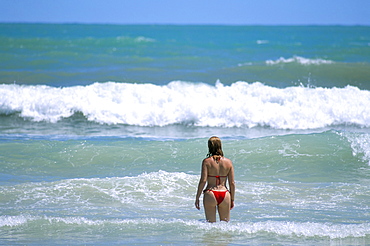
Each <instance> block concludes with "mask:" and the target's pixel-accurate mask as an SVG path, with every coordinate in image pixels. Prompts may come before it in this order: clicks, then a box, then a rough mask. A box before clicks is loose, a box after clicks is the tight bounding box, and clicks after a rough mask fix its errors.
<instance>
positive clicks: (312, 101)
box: [0, 81, 370, 129]
mask: <svg viewBox="0 0 370 246" xmlns="http://www.w3.org/2000/svg"><path fill="white" fill-rule="evenodd" d="M0 95H1V97H0V113H1V114H14V113H18V114H19V115H20V116H21V117H24V118H28V119H31V120H33V121H49V122H52V123H55V122H57V121H59V120H61V119H62V118H68V117H71V116H72V115H73V114H75V113H79V112H81V113H82V114H83V115H84V116H85V117H86V118H87V119H88V120H90V121H95V122H98V123H102V124H127V125H137V126H166V125H173V124H185V125H196V126H210V127H255V126H267V127H271V128H275V129H316V128H321V127H326V126H330V125H343V124H344V125H349V124H354V125H359V126H361V127H369V126H370V108H369V107H368V105H370V92H369V91H366V90H360V89H358V88H357V87H353V86H347V87H345V88H335V87H334V88H321V87H318V88H307V87H302V86H298V87H287V88H276V87H270V86H267V85H264V84H262V83H259V82H255V83H251V84H250V83H247V82H235V83H233V84H231V85H230V86H225V85H223V84H222V83H220V82H217V83H216V84H215V85H214V86H212V85H209V84H204V83H188V82H183V81H174V82H171V83H169V84H167V85H163V86H159V85H154V84H130V83H116V82H107V83H94V84H91V85H88V86H73V87H65V88H55V87H49V86H43V85H37V86H25V85H0ZM354 99H355V100H354Z"/></svg>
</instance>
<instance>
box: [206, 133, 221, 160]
mask: <svg viewBox="0 0 370 246" xmlns="http://www.w3.org/2000/svg"><path fill="white" fill-rule="evenodd" d="M213 155H220V156H224V152H222V145H221V139H220V138H218V137H211V138H210V139H208V155H207V156H208V157H209V156H213Z"/></svg>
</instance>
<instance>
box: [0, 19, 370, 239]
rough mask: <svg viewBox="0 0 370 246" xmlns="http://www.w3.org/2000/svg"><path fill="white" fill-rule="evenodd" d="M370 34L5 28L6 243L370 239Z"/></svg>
mask: <svg viewBox="0 0 370 246" xmlns="http://www.w3.org/2000/svg"><path fill="white" fill-rule="evenodd" d="M369 31H370V28H369V27H361V26H358V27H341V26H323V27H320V26H312V27H308V26H307V27H288V26H286V27H264V26H256V27H254V26H140V25H139V26H135V25H132V26H120V25H46V24H43V25H38V24H0V43H1V46H0V52H1V54H2V55H1V58H0V64H1V66H0V83H2V84H1V85H0V167H1V169H0V190H1V192H0V211H1V213H0V228H1V230H0V243H1V244H13V245H50V244H56V245H58V244H59V245H66V244H67V245H68V244H74V245H85V244H93V245H124V244H145V245H166V244H168V245H173V244H175V245H176V244H178V245H272V244H274V245H368V244H370V213H369V211H370V209H369V204H370V203H369V201H370V192H369V187H370V181H369V180H370V179H369V177H370V168H369V165H370V108H369V107H368V105H370V91H369V88H370V83H369V71H370V70H369V64H370V48H369V47H370V32H369ZM212 135H217V136H220V137H221V139H222V141H223V146H224V153H225V155H226V156H227V157H228V158H230V159H231V160H232V161H233V162H234V166H235V178H236V182H237V183H236V185H237V190H236V198H235V200H236V201H235V208H234V209H233V210H232V212H231V222H230V223H215V224H208V223H205V220H204V214H203V213H204V211H203V210H201V211H198V210H196V209H195V208H194V197H195V192H196V187H197V183H198V180H199V176H200V164H201V161H202V159H203V158H204V157H205V155H206V153H207V140H208V138H209V137H210V136H212Z"/></svg>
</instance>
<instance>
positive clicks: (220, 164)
mask: <svg viewBox="0 0 370 246" xmlns="http://www.w3.org/2000/svg"><path fill="white" fill-rule="evenodd" d="M204 162H205V165H206V166H207V176H208V177H207V189H211V188H213V189H217V188H222V187H226V184H225V183H226V180H227V177H228V175H229V172H230V170H231V168H232V162H231V160H229V159H227V158H225V157H222V156H211V157H209V158H206V159H205V160H204Z"/></svg>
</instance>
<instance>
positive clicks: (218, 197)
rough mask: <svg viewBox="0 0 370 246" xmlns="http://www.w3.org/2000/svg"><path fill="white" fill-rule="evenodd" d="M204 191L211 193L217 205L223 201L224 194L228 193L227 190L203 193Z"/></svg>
mask: <svg viewBox="0 0 370 246" xmlns="http://www.w3.org/2000/svg"><path fill="white" fill-rule="evenodd" d="M206 191H211V192H212V193H213V195H214V196H215V198H216V201H217V205H220V203H221V202H222V201H223V200H224V199H225V196H226V192H228V190H205V191H204V192H206Z"/></svg>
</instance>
